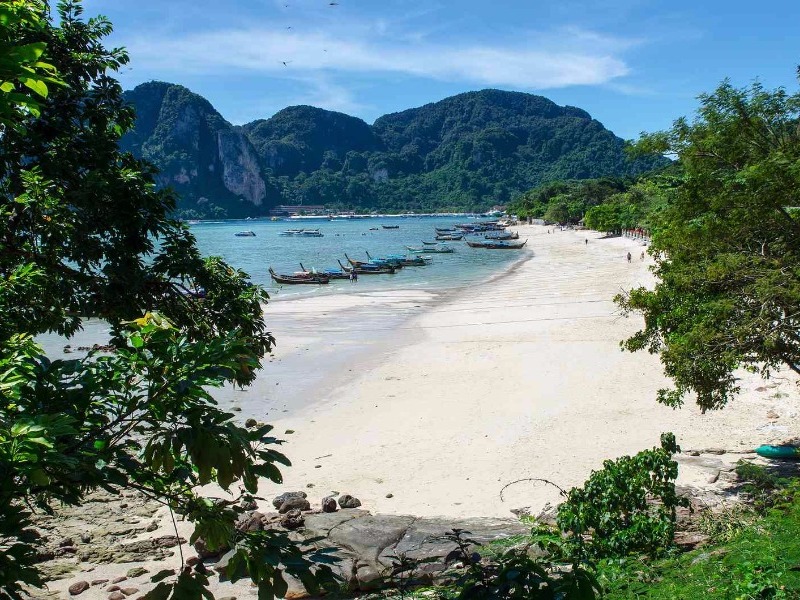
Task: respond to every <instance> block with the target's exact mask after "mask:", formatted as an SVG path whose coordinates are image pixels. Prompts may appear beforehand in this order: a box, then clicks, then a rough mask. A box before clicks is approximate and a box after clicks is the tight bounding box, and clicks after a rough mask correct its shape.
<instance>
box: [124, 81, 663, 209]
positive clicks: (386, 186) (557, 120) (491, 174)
mask: <svg viewBox="0 0 800 600" xmlns="http://www.w3.org/2000/svg"><path fill="white" fill-rule="evenodd" d="M126 99H127V100H128V101H129V102H131V103H132V105H133V106H134V107H135V108H136V111H137V114H138V115H139V120H140V122H139V123H137V126H136V128H135V130H134V131H133V132H131V133H130V134H128V135H127V136H126V137H125V138H123V147H124V148H125V149H127V150H130V151H132V152H134V154H136V155H137V156H142V157H144V158H147V159H148V160H151V161H153V162H154V163H155V164H156V165H157V166H158V167H159V168H160V169H161V170H162V172H163V175H162V179H161V180H160V181H162V182H163V183H165V184H166V183H169V184H170V185H172V186H174V187H176V188H177V189H178V191H180V192H181V193H182V195H183V202H182V203H181V205H180V207H181V209H182V210H183V211H184V213H183V214H184V216H200V215H203V214H205V215H208V216H211V215H212V214H213V213H212V212H211V211H212V210H215V208H214V207H218V208H217V209H216V214H218V215H219V214H222V213H220V209H221V210H224V211H225V212H224V214H227V215H228V216H241V215H244V214H266V210H267V209H268V208H269V207H270V206H272V205H275V204H279V203H284V204H301V203H302V204H325V205H327V206H329V207H330V208H334V209H361V210H377V211H381V212H405V211H417V212H421V211H428V212H429V211H435V210H475V211H477V210H486V209H488V208H489V207H491V206H492V205H496V204H505V203H507V202H509V201H510V200H512V199H513V198H515V197H516V196H518V195H519V194H521V193H523V192H525V191H526V190H529V189H531V188H533V187H536V186H538V185H540V184H543V183H546V182H549V181H556V180H562V179H587V178H597V177H606V176H608V177H622V176H626V177H635V176H637V175H640V174H642V173H644V172H647V171H649V170H651V169H653V168H654V167H658V166H663V165H665V164H666V163H667V162H668V161H667V160H666V159H664V158H663V157H644V158H635V159H631V158H629V157H628V156H627V155H626V153H625V142H624V141H623V140H621V139H620V138H617V137H616V136H614V135H613V134H612V133H611V132H610V131H608V130H607V129H605V128H604V127H603V126H602V124H600V123H599V122H598V121H595V120H593V119H592V118H591V117H590V116H589V114H588V113H586V112H584V111H582V110H580V109H578V108H573V107H562V106H558V105H556V104H554V103H553V102H551V101H550V100H548V99H546V98H543V97H541V96H534V95H531V94H523V93H516V92H502V91H499V90H483V91H480V92H470V93H466V94H460V95H458V96H453V97H451V98H447V99H445V100H442V101H441V102H436V103H434V104H429V105H426V106H423V107H420V108H415V109H411V110H407V111H404V112H401V113H397V114H391V115H386V116H384V117H381V118H379V119H378V120H377V121H376V122H375V124H374V125H373V126H369V125H368V124H367V123H365V122H364V121H361V120H360V119H357V118H355V117H350V116H348V115H345V114H342V113H336V112H331V111H327V110H322V109H319V108H314V107H310V106H295V107H289V108H287V109H284V110H282V111H280V112H278V113H277V114H276V115H274V116H273V117H271V118H269V119H262V120H258V121H254V122H252V123H248V124H246V125H244V126H242V127H240V128H233V127H232V126H231V125H229V124H228V123H227V122H225V121H224V119H222V117H221V116H220V115H219V113H217V112H216V111H215V110H214V109H213V107H211V105H210V104H209V103H208V102H207V101H206V100H205V99H203V98H202V97H200V96H198V95H196V94H193V93H191V92H190V91H189V90H186V89H185V88H183V87H181V86H175V85H171V84H166V83H158V82H152V83H148V84H143V85H140V86H138V87H137V88H136V89H134V90H132V91H130V92H126ZM221 135H222V136H230V135H238V136H240V137H238V138H237V145H238V146H237V149H236V152H231V153H230V154H229V156H227V157H225V156H224V155H223V154H221V153H220V151H219V150H218V148H217V145H216V143H217V142H216V140H217V138H219V137H220V136H221ZM256 155H257V164H254V163H253V161H252V160H251V158H252V157H253V156H256ZM242 160H244V162H245V163H247V164H248V165H249V166H248V168H247V169H246V170H245V171H243V172H240V173H238V174H237V176H240V177H246V178H247V180H248V181H250V182H251V185H250V189H249V190H247V191H251V192H252V191H253V189H254V186H256V185H257V186H258V188H259V189H258V191H259V192H262V193H261V195H260V196H259V198H260V200H259V201H260V204H259V205H254V204H253V197H254V196H252V194H251V196H252V197H248V198H245V200H246V201H245V202H242V201H241V200H240V198H242V197H243V196H242V195H241V194H239V195H237V190H236V189H234V187H235V186H233V185H232V179H231V178H230V177H228V178H221V177H220V173H221V172H222V170H224V169H225V167H226V165H227V164H228V163H229V162H230V161H240V162H241V161H242ZM248 161H249V162H248ZM229 170H230V169H229ZM256 182H257V183H256ZM239 191H241V190H239ZM201 199H202V201H201ZM189 211H192V212H191V213H190V212H189Z"/></svg>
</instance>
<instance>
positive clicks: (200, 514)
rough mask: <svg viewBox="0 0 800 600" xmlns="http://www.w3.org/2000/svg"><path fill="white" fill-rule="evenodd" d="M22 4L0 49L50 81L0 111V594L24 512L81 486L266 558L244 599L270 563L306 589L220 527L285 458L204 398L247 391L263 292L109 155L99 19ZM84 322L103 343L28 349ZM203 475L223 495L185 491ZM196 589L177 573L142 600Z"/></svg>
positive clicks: (19, 563) (14, 578)
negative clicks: (34, 102)
mask: <svg viewBox="0 0 800 600" xmlns="http://www.w3.org/2000/svg"><path fill="white" fill-rule="evenodd" d="M16 4H19V3H15V5H16ZM23 8H24V9H26V10H29V11H30V12H29V15H33V16H32V17H31V18H27V19H22V20H18V21H17V22H16V24H15V26H14V28H13V39H11V44H12V45H15V46H17V47H25V46H29V45H31V44H35V45H37V47H42V48H44V49H45V50H44V53H43V54H42V55H41V56H40V57H39V58H43V59H44V60H46V61H47V64H51V65H52V66H53V68H54V69H55V71H56V72H57V74H58V77H59V78H60V80H61V81H62V82H63V83H62V84H61V85H56V86H51V88H50V89H49V93H48V94H47V96H46V99H42V98H40V99H39V100H38V102H39V104H40V106H39V109H38V110H31V109H30V108H29V107H28V109H27V110H18V109H17V108H15V109H14V110H17V116H18V117H19V119H20V120H19V122H18V123H17V125H18V126H16V127H10V128H7V129H6V130H5V131H4V132H3V135H2V137H0V168H1V169H2V175H1V176H0V222H2V226H1V227H0V314H2V315H3V318H2V320H0V595H7V596H11V597H19V594H20V593H21V589H22V587H21V586H23V585H41V583H42V581H41V579H40V578H39V575H38V573H37V571H36V568H35V565H34V561H35V549H36V547H37V538H36V534H35V532H34V531H33V530H32V529H31V528H30V526H29V525H30V513H31V511H32V510H42V511H49V510H51V506H52V505H53V504H54V503H59V502H61V503H66V504H80V502H81V501H82V498H83V496H84V494H85V493H86V492H87V491H89V490H93V489H97V488H103V489H107V490H110V491H118V490H120V489H132V490H137V491H139V492H141V493H143V494H145V495H146V496H148V497H150V498H152V499H153V500H155V501H158V502H161V503H163V504H165V505H167V506H169V508H170V509H171V510H172V511H174V512H177V513H179V514H181V515H184V516H185V517H186V518H187V519H188V520H189V521H191V522H193V523H194V525H195V530H194V533H193V536H192V538H193V539H196V538H198V537H202V538H203V539H204V540H205V542H206V544H207V545H208V546H210V547H212V548H214V547H232V548H234V549H237V550H238V551H239V553H240V554H241V555H242V556H244V557H247V558H249V557H253V556H258V555H264V554H268V555H269V556H270V557H272V558H271V559H270V560H274V557H278V558H279V560H278V561H277V562H275V563H274V564H273V563H270V564H273V567H271V568H269V569H266V568H265V569H260V570H258V571H257V572H255V575H254V578H255V580H256V582H257V583H258V585H259V590H260V593H261V595H262V597H267V598H269V597H272V595H273V594H274V593H276V591H280V590H281V589H282V583H281V582H282V581H283V579H282V575H281V570H282V567H278V566H277V565H278V563H280V557H281V556H284V555H285V556H286V557H287V563H288V562H290V563H291V570H292V571H293V572H295V573H298V574H300V573H302V577H301V579H302V580H303V581H304V582H305V583H309V585H310V582H311V581H312V580H314V579H315V578H314V577H313V576H312V575H311V571H312V564H313V561H315V560H317V559H323V558H324V556H322V557H321V556H318V555H309V554H307V553H304V552H303V551H300V550H299V549H297V548H293V547H292V546H291V545H290V544H288V541H287V540H286V539H283V538H281V537H280V536H277V535H273V534H263V533H259V534H256V533H246V532H245V533H242V532H238V531H236V529H235V527H234V523H235V521H236V519H237V518H238V516H239V513H241V511H242V509H241V508H240V507H239V506H238V505H237V501H238V499H239V497H240V496H241V495H242V494H244V495H250V494H253V493H255V491H256V489H257V485H258V482H259V480H270V481H273V482H280V481H281V474H280V470H279V468H278V465H288V464H289V463H288V461H287V459H286V458H285V457H284V456H283V455H282V454H280V453H279V452H277V451H276V450H275V449H274V447H275V446H276V445H277V444H279V443H280V442H279V440H277V439H275V438H273V437H272V436H270V427H269V426H262V427H259V428H256V429H246V428H244V427H242V426H240V425H239V424H237V423H236V422H235V421H234V419H233V415H232V414H230V413H226V412H225V411H223V410H222V409H220V408H219V407H218V406H217V404H216V402H215V401H214V398H213V396H212V394H211V390H213V389H215V388H219V387H220V386H223V385H232V384H237V385H247V384H249V383H250V382H252V381H253V379H254V378H255V374H256V372H257V370H258V369H259V368H260V366H261V360H262V357H263V355H264V354H265V353H266V352H269V351H270V350H271V348H272V345H273V343H274V340H273V337H272V335H271V334H270V333H269V332H268V331H267V328H266V324H265V323H264V320H263V314H262V304H263V303H265V302H266V301H267V295H266V293H265V292H264V291H263V290H262V289H261V288H259V287H257V286H254V285H252V284H251V283H250V282H249V280H248V277H247V275H246V274H245V273H243V272H241V271H238V270H236V269H233V268H232V267H230V266H229V265H227V264H225V263H224V262H223V261H222V260H221V259H218V258H208V259H203V258H202V257H201V256H200V254H199V252H198V250H197V248H196V246H195V241H194V239H193V237H192V236H191V234H190V233H189V231H188V229H186V228H185V227H184V226H183V225H182V224H181V223H179V222H178V221H175V220H173V219H172V218H171V217H170V214H171V213H172V212H173V210H174V208H175V197H174V195H173V194H172V193H171V192H169V191H166V190H161V191H159V190H157V189H156V186H155V183H154V180H153V174H154V168H153V167H152V166H151V165H149V164H147V163H144V162H141V161H139V160H137V159H136V158H134V157H133V156H132V155H130V154H128V153H125V152H122V151H120V150H119V147H118V142H119V139H120V137H121V136H122V135H123V134H124V132H125V131H127V130H129V129H130V128H131V127H132V125H133V119H134V113H133V110H132V109H131V108H130V107H128V106H126V105H125V102H124V100H123V98H122V90H121V88H120V86H119V85H118V83H117V82H116V81H115V80H114V79H113V77H112V74H113V73H114V72H115V71H117V70H118V69H119V68H120V67H121V66H122V65H124V64H125V63H126V62H127V60H128V58H127V55H126V54H125V52H124V51H122V50H120V49H111V50H109V49H106V48H105V47H104V46H103V44H102V40H103V38H105V37H106V36H107V35H108V34H109V33H110V31H111V25H110V23H109V22H108V21H107V20H106V19H104V18H102V17H97V18H93V19H88V20H86V21H84V20H83V19H82V18H81V12H82V11H81V8H82V7H81V4H80V1H79V0H64V1H62V2H59V3H58V6H57V14H56V15H55V16H53V18H52V19H51V18H50V15H49V8H48V7H47V6H45V5H44V4H39V3H36V2H29V3H26V4H25V6H24V7H23ZM34 17H35V18H34ZM56 23H57V24H56ZM5 32H6V30H4V35H5ZM3 98H4V102H6V104H5V106H7V105H8V98H6V97H3ZM11 100H12V102H15V101H14V99H13V98H12V99H11ZM15 106H16V105H15ZM88 317H99V318H102V319H105V320H107V321H108V322H109V324H110V325H111V328H112V335H113V344H114V346H115V349H114V350H113V351H111V352H110V353H91V354H90V355H89V356H88V357H85V358H81V359H74V360H51V359H50V358H48V357H46V356H44V355H43V353H42V349H41V348H40V347H39V346H38V345H37V344H36V343H35V341H34V338H33V336H36V335H38V334H41V333H45V332H57V333H59V334H62V335H66V336H71V335H73V334H74V333H75V332H77V331H78V330H79V329H80V328H81V325H82V323H83V321H84V319H86V318H88ZM212 482H213V483H216V484H218V485H219V486H220V487H221V488H222V489H223V490H225V491H226V492H227V493H228V494H229V497H228V499H226V500H214V499H211V498H206V497H204V496H203V495H202V494H201V493H200V492H199V490H200V487H201V486H203V485H205V484H208V483H212ZM314 570H315V572H316V573H317V575H319V577H320V578H323V579H324V578H325V577H327V576H328V575H329V574H330V571H329V570H328V569H327V567H318V568H317V567H314ZM205 583H206V582H205V580H204V578H203V576H202V575H201V574H199V573H194V574H192V573H191V572H183V573H181V575H180V577H179V578H178V579H176V580H174V581H171V582H167V581H165V582H163V584H162V585H161V586H160V587H159V594H160V595H159V597H166V595H167V594H169V593H172V592H174V593H175V594H177V593H178V591H179V589H178V588H181V587H182V589H183V592H184V593H190V592H191V593H194V592H193V591H192V590H194V591H197V590H199V589H202V587H203V586H204V585H205Z"/></svg>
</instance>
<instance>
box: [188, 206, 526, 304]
mask: <svg viewBox="0 0 800 600" xmlns="http://www.w3.org/2000/svg"><path fill="white" fill-rule="evenodd" d="M463 222H469V220H468V219H467V218H466V217H404V218H399V217H387V218H368V219H347V220H341V221H339V220H334V221H324V220H320V221H317V220H313V221H305V222H302V221H301V222H286V221H279V222H271V221H261V220H255V221H223V222H214V223H211V222H201V223H197V224H193V225H191V226H190V227H191V231H192V233H193V234H194V235H195V237H196V238H197V244H198V247H199V248H200V251H201V252H202V253H203V254H204V255H206V256H210V255H216V256H221V257H223V258H224V259H225V260H226V261H228V262H229V263H230V264H232V265H233V266H235V267H237V268H239V269H242V270H243V271H245V272H247V273H249V274H250V276H251V278H252V279H253V281H254V282H255V283H258V284H261V285H263V286H265V287H266V288H267V289H268V290H269V292H270V295H271V296H272V298H273V299H275V300H278V299H281V298H288V297H298V296H307V295H316V294H336V293H350V292H352V291H354V290H353V288H355V287H356V286H357V289H358V291H362V292H363V291H379V290H399V289H403V290H409V289H423V290H442V289H448V288H452V287H461V286H464V285H466V284H469V283H472V282H479V281H482V280H484V279H487V278H489V277H491V276H492V275H493V274H494V273H496V272H498V271H501V270H503V269H504V268H505V267H507V266H508V265H509V264H511V263H512V262H513V261H514V260H515V259H517V258H519V254H520V253H519V252H513V251H509V252H503V251H496V252H493V251H488V250H481V249H476V248H470V247H468V246H467V245H466V244H465V243H464V242H463V241H460V242H445V243H446V244H447V245H448V246H451V247H453V248H454V249H455V252H453V253H452V254H430V255H429V256H431V257H432V259H433V263H432V264H430V265H428V266H426V267H406V268H404V269H401V270H400V271H398V272H397V273H396V274H394V275H365V276H362V277H360V278H359V280H358V282H357V283H356V284H351V283H350V282H349V281H347V280H333V281H331V283H330V284H328V285H320V286H312V285H299V286H298V285H295V286H292V285H288V286H280V285H277V284H275V283H274V282H273V281H272V280H271V279H270V276H269V267H272V268H273V269H274V270H275V271H276V272H277V273H293V272H295V271H298V270H300V263H303V265H304V266H305V267H306V268H307V269H312V268H316V269H319V270H323V269H338V268H339V265H338V264H337V262H336V260H337V259H340V260H341V261H342V263H344V264H347V261H346V259H345V254H347V255H348V256H350V258H353V259H355V260H367V255H366V252H369V253H370V255H372V256H373V257H380V256H386V255H390V254H405V253H406V246H413V247H422V246H423V244H422V242H423V241H434V240H435V231H434V228H435V227H440V228H443V227H448V226H451V225H454V224H456V223H463ZM381 224H387V225H399V226H400V228H399V229H383V228H382V227H381ZM300 228H306V229H317V228H318V229H320V231H321V232H322V233H323V235H324V237H320V238H295V237H283V236H281V235H280V233H281V232H282V231H285V230H287V229H300ZM373 228H377V230H374V229H373ZM242 230H250V231H253V232H255V234H256V236H255V237H236V236H235V235H234V234H235V233H236V232H237V231H242Z"/></svg>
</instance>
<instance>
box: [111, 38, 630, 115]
mask: <svg viewBox="0 0 800 600" xmlns="http://www.w3.org/2000/svg"><path fill="white" fill-rule="evenodd" d="M387 28H388V25H387V24H381V25H379V26H378V27H377V28H376V27H375V26H374V24H373V25H372V26H364V25H362V24H358V23H350V24H348V25H347V26H344V27H343V26H338V27H336V28H335V29H334V30H321V29H320V30H308V31H302V30H301V31H297V30H296V29H295V28H293V29H292V30H288V29H286V25H282V24H281V25H277V24H276V25H275V26H274V27H270V28H265V27H255V26H254V27H249V28H226V29H220V30H216V31H210V32H209V31H205V32H196V33H188V34H183V35H163V36H160V35H159V34H156V36H157V37H149V36H148V37H138V38H136V39H133V40H127V43H126V45H127V47H128V49H129V51H130V53H131V57H132V59H133V64H134V65H136V68H137V70H138V71H140V72H141V71H145V72H147V73H150V74H153V75H154V76H172V75H174V74H181V73H186V72H189V73H192V74H200V75H214V74H221V73H224V74H230V73H231V72H249V73H260V74H265V75H269V76H272V77H288V78H293V79H297V78H303V77H308V78H312V79H313V80H314V81H328V83H327V85H329V86H330V85H332V84H330V83H329V82H330V79H327V80H326V79H322V78H321V76H322V75H325V76H332V75H348V74H361V75H379V74H401V75H409V76H416V77H421V78H429V79H436V80H440V81H448V82H459V83H468V84H478V85H490V86H503V87H511V88H517V89H526V90H537V89H538V90H541V89H548V88H558V87H566V86H572V85H598V84H605V83H608V82H611V81H613V80H616V79H618V78H621V77H624V76H625V75H627V74H628V73H629V68H628V66H627V64H626V63H625V61H624V60H623V58H622V56H621V54H622V52H623V51H624V50H625V49H628V48H630V47H631V46H632V45H634V44H636V43H638V42H637V40H628V39H622V38H612V37H608V36H604V35H600V34H597V33H594V32H591V31H587V30H582V29H575V28H565V29H559V30H556V31H550V32H545V33H542V32H532V33H530V34H528V35H527V36H522V37H520V36H515V41H514V42H513V43H504V44H503V43H499V44H482V43H470V42H468V41H450V42H448V43H443V42H431V41H428V40H427V39H419V40H417V41H411V42H408V41H406V42H405V43H402V42H398V41H396V40H393V39H389V40H387V39H386V36H385V32H386V31H387ZM376 29H377V31H376ZM284 63H286V64H284ZM318 87H319V85H318ZM338 92H339V93H340V103H341V104H342V105H343V106H346V105H347V104H348V102H352V98H349V99H348V98H346V97H345V96H343V95H341V93H343V92H346V90H344V89H343V88H341V89H339V90H338Z"/></svg>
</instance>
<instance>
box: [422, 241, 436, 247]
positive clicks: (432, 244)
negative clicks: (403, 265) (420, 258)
mask: <svg viewBox="0 0 800 600" xmlns="http://www.w3.org/2000/svg"><path fill="white" fill-rule="evenodd" d="M422 243H423V244H425V245H426V246H435V245H436V244H438V243H439V242H422Z"/></svg>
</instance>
